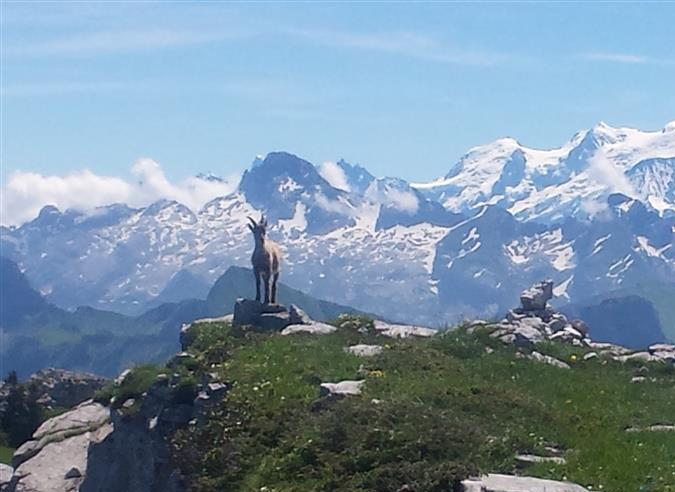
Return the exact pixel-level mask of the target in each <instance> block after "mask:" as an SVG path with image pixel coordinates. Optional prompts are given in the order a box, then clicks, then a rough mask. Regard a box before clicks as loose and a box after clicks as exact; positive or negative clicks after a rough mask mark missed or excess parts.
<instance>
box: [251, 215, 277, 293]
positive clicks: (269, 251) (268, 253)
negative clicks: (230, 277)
mask: <svg viewBox="0 0 675 492" xmlns="http://www.w3.org/2000/svg"><path fill="white" fill-rule="evenodd" d="M248 220H250V221H251V223H250V224H248V228H249V229H251V232H252V233H253V237H254V238H255V249H254V250H253V255H252V256H251V263H252V264H253V274H254V275H255V300H256V301H258V302H260V278H261V277H262V280H263V282H265V304H270V303H272V304H276V302H277V280H279V264H280V263H281V250H280V249H279V246H278V245H277V244H276V243H274V242H272V241H268V240H267V238H266V237H265V235H266V232H267V219H265V216H264V215H262V216H261V217H260V222H256V221H255V220H253V219H252V218H251V217H248ZM270 281H271V284H272V285H271V289H270ZM270 291H271V293H270Z"/></svg>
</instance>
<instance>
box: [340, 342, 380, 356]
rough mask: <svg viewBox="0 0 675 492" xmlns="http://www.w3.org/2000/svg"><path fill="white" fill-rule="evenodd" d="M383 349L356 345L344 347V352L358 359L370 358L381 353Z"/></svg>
mask: <svg viewBox="0 0 675 492" xmlns="http://www.w3.org/2000/svg"><path fill="white" fill-rule="evenodd" d="M382 350H383V347H382V346H380V345H366V344H358V345H352V346H351V347H345V352H347V353H349V354H353V355H356V356H359V357H372V356H374V355H377V354H379V353H381V352H382Z"/></svg>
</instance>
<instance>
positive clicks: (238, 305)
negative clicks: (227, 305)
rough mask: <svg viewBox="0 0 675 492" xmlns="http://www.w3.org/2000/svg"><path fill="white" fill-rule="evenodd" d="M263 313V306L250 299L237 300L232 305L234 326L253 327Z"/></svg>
mask: <svg viewBox="0 0 675 492" xmlns="http://www.w3.org/2000/svg"><path fill="white" fill-rule="evenodd" d="M262 313H263V304H262V303H261V302H259V301H255V300H252V299H237V301H236V302H235V304H234V316H233V318H232V324H233V325H234V326H243V325H254V324H255V323H256V321H257V320H258V318H259V317H260V315H261V314H262Z"/></svg>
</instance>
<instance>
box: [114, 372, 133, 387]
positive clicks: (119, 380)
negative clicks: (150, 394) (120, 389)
mask: <svg viewBox="0 0 675 492" xmlns="http://www.w3.org/2000/svg"><path fill="white" fill-rule="evenodd" d="M129 374H131V369H125V370H124V371H122V372H121V373H120V375H119V376H117V377H116V378H115V385H116V386H119V385H120V384H122V383H123V382H124V380H125V379H126V377H127V376H128V375H129Z"/></svg>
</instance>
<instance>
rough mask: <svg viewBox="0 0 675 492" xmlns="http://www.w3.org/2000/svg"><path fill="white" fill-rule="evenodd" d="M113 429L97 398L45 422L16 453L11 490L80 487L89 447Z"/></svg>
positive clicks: (45, 491)
mask: <svg viewBox="0 0 675 492" xmlns="http://www.w3.org/2000/svg"><path fill="white" fill-rule="evenodd" d="M111 432H112V425H111V424H110V412H109V410H108V409H107V408H106V407H104V406H103V405H100V404H99V403H95V402H93V401H87V402H84V403H82V404H80V405H78V406H77V407H75V408H74V409H73V410H70V411H69V412H66V413H64V414H62V415H59V416H58V417H54V418H51V419H49V420H47V421H45V422H44V423H43V424H42V425H41V426H40V427H39V428H38V430H37V431H35V433H34V434H33V439H32V440H31V441H28V442H26V443H24V444H23V445H22V446H21V447H20V448H19V449H17V451H16V453H15V454H14V459H13V462H12V464H13V466H14V474H13V476H12V479H11V482H10V484H9V486H8V487H7V491H8V492H65V491H71V490H72V491H76V490H79V487H80V485H81V484H82V482H83V480H84V475H85V474H86V470H87V458H88V451H89V447H90V446H91V445H92V444H95V443H99V442H101V441H103V440H104V439H106V437H107V436H108V435H109V434H110V433H111Z"/></svg>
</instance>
